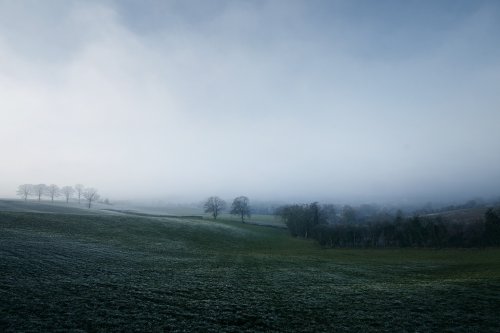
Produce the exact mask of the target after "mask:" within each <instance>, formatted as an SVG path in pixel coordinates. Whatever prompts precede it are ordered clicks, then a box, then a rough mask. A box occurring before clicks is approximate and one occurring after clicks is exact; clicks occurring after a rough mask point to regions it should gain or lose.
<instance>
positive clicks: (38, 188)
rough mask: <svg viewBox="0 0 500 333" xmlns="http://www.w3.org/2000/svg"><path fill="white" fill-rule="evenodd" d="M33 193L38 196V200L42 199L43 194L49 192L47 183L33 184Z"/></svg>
mask: <svg viewBox="0 0 500 333" xmlns="http://www.w3.org/2000/svg"><path fill="white" fill-rule="evenodd" d="M33 193H34V194H35V196H37V197H38V201H40V200H42V196H43V195H45V194H46V193H47V185H45V184H37V185H33Z"/></svg>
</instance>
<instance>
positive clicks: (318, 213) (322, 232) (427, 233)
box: [276, 202, 500, 248]
mask: <svg viewBox="0 0 500 333" xmlns="http://www.w3.org/2000/svg"><path fill="white" fill-rule="evenodd" d="M276 215H277V216H279V217H280V218H281V219H282V220H283V221H284V222H285V224H286V225H287V227H288V229H289V230H290V233H291V235H292V236H294V237H301V238H312V239H315V240H317V241H318V242H319V243H320V244H321V245H322V246H325V247H332V248H333V247H382V248H383V247H433V248H436V247H482V246H498V245H500V212H499V211H498V210H495V209H493V208H489V209H487V210H486V212H485V214H484V217H483V218H482V219H478V220H476V221H469V222H450V221H446V220H444V219H443V218H442V217H441V216H426V217H421V216H413V217H403V215H402V213H401V212H400V211H398V212H397V213H396V215H395V216H390V215H388V214H385V215H377V217H378V218H376V219H375V218H374V219H371V220H370V221H369V222H364V223H357V222H356V221H355V211H354V209H353V208H352V207H350V208H348V209H347V210H345V209H344V212H343V213H342V214H341V216H338V215H337V214H336V213H335V211H333V212H332V207H331V206H330V205H323V206H321V205H319V204H318V203H316V202H314V203H311V204H305V205H286V206H282V207H280V208H278V209H277V210H276ZM332 216H334V217H333V218H332Z"/></svg>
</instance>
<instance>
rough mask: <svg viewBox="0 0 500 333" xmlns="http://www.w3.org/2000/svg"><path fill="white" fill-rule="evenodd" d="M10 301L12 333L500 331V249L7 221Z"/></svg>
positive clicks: (0, 280) (3, 223)
mask: <svg viewBox="0 0 500 333" xmlns="http://www.w3.org/2000/svg"><path fill="white" fill-rule="evenodd" d="M269 222H272V221H271V220H270V221H269ZM0 299H1V302H0V331H7V332H8V331H12V332H13V331H51V332H54V331H60V332H67V331H87V332H95V331H204V332H207V331H208V332H210V331H212V332H221V331H231V332H234V331H281V332H290V331H305V332H318V331H327V332H332V331H352V332H359V331H391V332H392V331H410V332H429V331H449V332H474V331H477V332H498V331H500V322H499V320H498V311H499V310H498V309H500V250H499V249H444V250H443V249H441V250H431V249H386V250H359V249H352V250H348V249H342V250H339V249H322V248H320V247H319V246H318V245H317V244H316V243H315V242H312V241H307V240H300V239H294V238H291V237H290V236H289V235H288V233H287V231H286V230H284V229H279V228H271V227H264V226H256V225H252V224H242V223H240V222H236V221H234V220H231V219H229V217H228V216H222V217H221V219H220V220H218V221H211V220H189V219H185V218H178V219H176V218H148V217H133V216H118V215H117V216H113V215H108V216H104V215H102V216H100V215H78V214H51V213H43V214H42V213H26V212H21V213H19V212H0Z"/></svg>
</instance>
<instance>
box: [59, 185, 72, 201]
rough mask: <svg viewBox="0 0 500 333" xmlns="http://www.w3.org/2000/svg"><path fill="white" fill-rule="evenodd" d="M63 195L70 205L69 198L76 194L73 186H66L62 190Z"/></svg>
mask: <svg viewBox="0 0 500 333" xmlns="http://www.w3.org/2000/svg"><path fill="white" fill-rule="evenodd" d="M61 193H62V194H63V195H64V197H65V198H66V203H68V202H69V198H71V197H72V196H73V194H74V193H75V189H74V188H73V187H72V186H64V187H63V188H62V189H61Z"/></svg>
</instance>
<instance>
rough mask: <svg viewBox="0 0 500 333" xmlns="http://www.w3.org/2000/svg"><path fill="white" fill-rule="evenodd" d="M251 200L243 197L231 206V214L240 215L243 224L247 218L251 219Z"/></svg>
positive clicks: (234, 201)
mask: <svg viewBox="0 0 500 333" xmlns="http://www.w3.org/2000/svg"><path fill="white" fill-rule="evenodd" d="M249 203H250V200H248V198H247V197H245V196H241V197H237V198H235V199H234V200H233V204H232V205H231V214H233V215H239V216H240V217H241V222H243V223H244V222H245V216H248V217H250V204H249Z"/></svg>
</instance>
